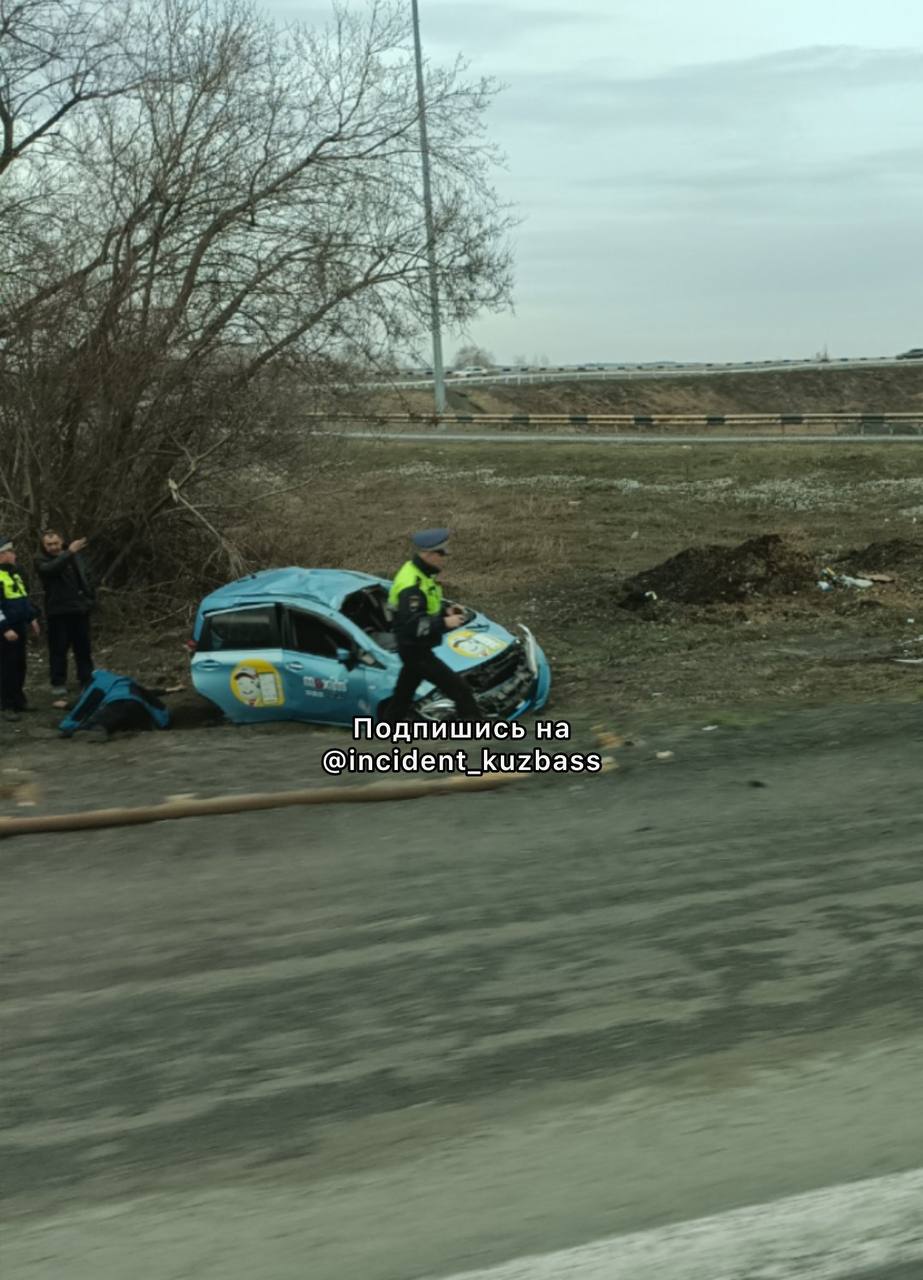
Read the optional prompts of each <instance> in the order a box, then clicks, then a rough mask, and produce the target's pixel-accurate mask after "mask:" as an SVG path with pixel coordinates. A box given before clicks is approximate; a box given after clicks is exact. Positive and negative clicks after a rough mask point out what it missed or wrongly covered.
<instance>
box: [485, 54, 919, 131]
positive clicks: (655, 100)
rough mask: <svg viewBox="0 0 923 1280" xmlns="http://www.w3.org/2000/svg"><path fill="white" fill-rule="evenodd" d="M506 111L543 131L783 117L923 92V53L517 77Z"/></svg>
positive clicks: (770, 58) (771, 58) (769, 57)
mask: <svg viewBox="0 0 923 1280" xmlns="http://www.w3.org/2000/svg"><path fill="white" fill-rule="evenodd" d="M513 83H514V88H513V89H512V90H511V91H510V92H509V94H507V95H506V96H505V98H504V99H501V102H500V103H499V104H498V108H497V109H498V110H499V111H501V112H504V113H505V114H506V115H507V117H508V118H510V119H512V118H514V117H515V118H519V119H526V120H532V121H534V122H536V123H541V124H543V125H548V124H561V125H564V124H573V123H576V122H579V123H580V125H581V128H583V129H591V128H592V129H595V130H597V131H598V130H600V129H607V128H609V127H610V125H611V119H612V115H613V113H616V112H618V113H622V114H623V115H624V116H625V117H626V118H630V119H631V121H632V124H633V125H635V126H636V127H654V128H656V127H660V126H662V125H663V124H665V123H673V122H677V123H679V124H681V125H682V124H686V125H688V124H691V123H701V122H703V121H709V120H711V121H713V122H715V123H720V124H724V123H727V120H728V117H727V112H728V109H729V103H733V105H734V109H735V110H737V111H748V110H749V111H752V110H760V111H762V110H765V109H766V107H767V106H768V107H770V108H772V107H775V106H778V107H779V109H780V110H783V109H785V107H786V106H787V105H788V104H789V103H791V102H797V101H804V100H805V99H806V98H809V97H820V96H822V95H825V94H830V93H836V92H857V91H860V90H864V89H875V88H881V87H886V88H889V89H894V88H896V87H897V86H900V85H920V84H923V50H916V49H910V50H900V49H858V48H852V47H848V46H846V47H843V46H816V47H811V48H803V49H790V50H786V51H783V52H779V53H772V54H766V55H764V56H762V57H758V58H746V59H740V60H736V61H727V62H715V63H704V64H700V65H696V66H678V67H674V68H671V69H670V70H668V71H664V72H661V73H658V74H656V75H650V76H634V77H626V76H601V75H599V74H598V72H596V71H594V70H593V69H592V68H587V69H586V70H585V71H584V72H582V73H581V72H580V71H579V70H578V69H577V68H572V69H568V70H567V71H566V72H565V71H562V72H557V73H544V74H540V75H532V76H529V75H522V74H517V76H516V77H515V80H514V82H513Z"/></svg>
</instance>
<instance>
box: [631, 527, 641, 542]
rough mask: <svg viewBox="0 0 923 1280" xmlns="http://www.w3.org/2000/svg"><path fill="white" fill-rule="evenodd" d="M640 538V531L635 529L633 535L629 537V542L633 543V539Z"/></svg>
mask: <svg viewBox="0 0 923 1280" xmlns="http://www.w3.org/2000/svg"><path fill="white" fill-rule="evenodd" d="M640 536H641V534H640V531H639V530H638V529H635V531H634V533H633V534H632V535H631V541H632V542H634V541H635V539H636V538H640Z"/></svg>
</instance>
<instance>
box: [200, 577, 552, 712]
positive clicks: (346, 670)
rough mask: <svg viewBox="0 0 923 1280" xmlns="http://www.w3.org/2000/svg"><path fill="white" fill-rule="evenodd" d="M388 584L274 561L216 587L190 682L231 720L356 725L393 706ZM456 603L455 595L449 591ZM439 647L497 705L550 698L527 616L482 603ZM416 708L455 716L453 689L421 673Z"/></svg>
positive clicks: (505, 708)
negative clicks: (487, 609)
mask: <svg viewBox="0 0 923 1280" xmlns="http://www.w3.org/2000/svg"><path fill="white" fill-rule="evenodd" d="M389 587H390V583H389V582H388V581H386V580H385V579H383V578H375V577H372V576H370V575H369V574H365V573H354V572H352V571H347V570H339V569H300V568H287V569H267V570H264V571H262V572H260V573H254V574H250V575H249V576H248V577H246V578H241V579H239V580H238V581H236V582H231V583H228V584H227V585H226V586H223V587H220V588H219V589H218V590H217V591H213V592H212V593H211V595H209V596H206V598H205V599H204V600H203V601H202V603H201V604H200V605H199V609H198V612H197V614H196V619H195V627H194V630H193V635H192V639H191V640H190V641H189V642H188V648H189V650H190V652H191V654H192V664H191V665H192V682H193V685H194V687H195V689H196V691H197V692H198V693H200V694H201V695H202V696H203V697H204V698H207V699H208V701H209V702H211V703H213V704H214V705H215V706H216V707H218V708H219V709H220V710H221V711H222V712H223V713H224V715H225V716H226V717H227V719H228V720H231V721H234V722H235V723H238V724H250V723H254V722H260V721H267V720H305V721H310V722H312V723H316V724H335V725H348V724H351V723H352V721H353V719H354V717H356V716H371V717H373V718H382V717H385V716H386V715H387V707H388V701H389V699H390V698H391V696H392V694H393V692H394V687H395V684H396V683H397V677H398V673H399V672H400V667H401V662H400V658H399V657H398V654H397V643H396V640H395V637H394V633H393V630H392V619H391V612H390V608H389V606H388V589H389ZM446 603H447V604H450V603H452V602H451V601H446ZM460 607H461V608H462V609H463V611H464V620H463V622H462V625H461V626H460V627H458V628H457V629H455V630H453V631H449V632H447V633H446V635H445V636H444V638H443V640H442V643H441V644H440V645H439V646H438V647H437V648H436V649H435V651H434V652H435V653H436V655H437V656H438V657H439V658H440V659H441V660H442V661H443V662H444V663H445V664H446V665H447V666H449V667H451V668H452V670H453V671H456V672H458V674H459V675H461V676H462V677H463V678H464V679H465V680H466V681H467V682H468V683H469V684H470V685H471V688H472V689H473V690H474V694H475V697H476V698H477V700H478V702H479V704H480V705H481V707H482V708H483V710H484V711H485V713H487V714H488V715H493V716H497V717H499V718H501V719H505V720H514V719H515V718H516V717H517V716H521V715H523V714H524V713H525V712H527V711H536V710H538V709H540V708H541V707H543V706H544V705H545V702H546V701H547V699H548V693H549V690H550V687H551V671H550V668H549V665H548V660H547V659H546V657H545V655H544V653H543V652H542V650H541V648H540V647H539V645H538V643H537V642H536V640H535V637H534V636H533V635H532V632H531V631H530V630H529V628H528V627H526V626H523V625H521V624H520V625H519V627H518V630H519V634H518V635H513V634H512V633H511V632H509V631H507V630H506V629H505V628H504V627H502V626H500V625H499V623H496V622H494V621H492V620H491V619H490V618H487V617H485V615H484V614H482V613H479V612H478V611H477V610H475V609H470V608H467V607H465V606H460ZM415 713H416V715H417V716H418V717H419V718H420V719H422V720H447V719H451V718H452V717H454V714H455V708H454V705H453V703H452V702H451V700H450V699H448V698H446V697H445V695H444V694H442V693H440V692H439V691H438V690H437V689H435V688H434V687H433V686H432V685H430V684H428V683H427V682H424V683H422V684H421V685H420V687H419V688H418V689H417V696H416V702H415Z"/></svg>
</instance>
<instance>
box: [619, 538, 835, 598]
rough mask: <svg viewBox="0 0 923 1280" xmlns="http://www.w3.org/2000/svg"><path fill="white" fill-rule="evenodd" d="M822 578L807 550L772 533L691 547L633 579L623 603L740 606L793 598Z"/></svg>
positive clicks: (627, 588)
mask: <svg viewBox="0 0 923 1280" xmlns="http://www.w3.org/2000/svg"><path fill="white" fill-rule="evenodd" d="M816 579H817V568H816V566H815V564H814V560H813V558H812V557H811V556H810V555H808V554H807V552H805V551H802V550H800V549H799V548H797V547H794V546H792V544H791V543H789V542H787V541H786V540H785V539H784V538H782V537H780V536H779V535H778V534H774V533H769V534H763V535H762V536H761V537H759V538H750V539H748V540H747V541H746V542H742V543H740V544H739V545H738V546H715V545H712V546H704V547H689V548H687V549H686V550H685V551H681V552H680V553H679V554H678V555H675V556H672V557H671V558H670V559H669V560H665V561H664V562H663V563H662V564H659V565H655V566H654V568H652V569H645V570H644V571H643V572H641V573H639V574H636V575H635V577H633V578H630V579H629V580H628V582H627V583H625V587H624V595H623V597H622V599H621V600H620V602H619V603H620V604H621V605H622V606H623V607H624V608H629V609H630V608H643V607H644V606H645V605H646V604H647V603H648V602H649V600H650V593H651V592H653V593H654V595H655V596H656V598H657V599H658V600H662V601H669V602H671V603H674V604H689V605H708V604H734V603H739V602H740V601H743V600H751V599H753V598H754V597H765V596H782V595H793V594H794V593H795V592H798V591H802V590H806V589H808V588H810V587H811V586H812V585H813V584H814V582H815V581H816Z"/></svg>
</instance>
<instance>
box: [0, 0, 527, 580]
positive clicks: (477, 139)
mask: <svg viewBox="0 0 923 1280" xmlns="http://www.w3.org/2000/svg"><path fill="white" fill-rule="evenodd" d="M3 2H4V0H0V5H2V4H3ZM124 8H125V6H123V10H124ZM65 9H66V11H67V16H68V20H69V21H70V22H71V23H72V24H74V25H73V27H72V30H74V31H79V32H81V33H82V35H81V38H82V39H83V41H84V44H83V46H80V45H79V41H78V42H76V43H75V44H74V45H66V44H62V43H61V37H60V35H59V33H57V29H56V28H53V26H52V25H51V16H52V14H53V12H56V11H59V10H65ZM405 9H406V6H405V5H403V4H402V3H398V2H397V0H371V2H370V3H369V4H368V5H367V6H366V8H365V10H364V11H363V12H362V13H361V14H356V13H354V12H350V11H348V10H345V9H336V10H335V11H334V13H333V17H332V19H331V22H330V24H329V25H328V26H327V27H326V28H324V29H321V30H307V29H302V28H291V29H287V30H280V29H278V28H276V27H275V26H273V25H272V24H271V23H269V22H268V21H267V20H266V19H264V18H263V17H261V16H260V15H259V14H258V13H257V12H256V10H255V9H254V8H252V7H251V6H250V5H249V4H248V3H246V2H245V0H161V2H160V3H159V4H158V5H156V6H150V7H148V6H139V7H138V8H136V9H135V10H134V11H133V14H132V21H131V22H130V23H125V22H117V21H115V19H114V16H113V11H112V8H111V6H108V5H106V4H103V3H89V2H88V0H67V3H66V4H65V5H56V4H51V3H43V0H24V2H23V3H22V4H20V5H15V4H7V5H6V7H5V8H0V14H2V15H3V21H4V22H5V24H6V25H5V26H0V53H2V56H3V59H4V61H3V64H2V65H3V66H4V67H6V64H7V48H8V47H10V48H13V49H14V50H21V49H23V48H25V47H26V46H27V45H28V43H29V29H30V28H29V27H28V23H29V22H32V23H35V22H37V21H38V20H39V18H42V20H43V21H45V22H46V27H45V28H43V31H44V32H45V34H44V36H43V40H44V44H40V47H41V48H43V49H46V52H44V53H42V54H41V56H39V55H38V54H36V65H35V66H33V67H31V69H30V68H29V67H28V66H26V65H25V64H24V63H23V64H22V66H21V69H20V71H19V72H18V73H17V75H18V79H17V80H16V81H15V83H16V84H18V85H19V86H20V87H19V88H18V89H16V90H15V91H12V90H11V89H10V87H9V86H10V85H11V84H13V83H14V81H13V79H11V78H10V77H9V76H8V75H7V76H6V77H5V83H6V86H7V87H6V89H5V90H3V93H5V97H2V99H0V100H2V101H4V102H5V103H7V104H12V109H11V107H10V106H9V105H7V107H6V108H5V110H6V114H7V115H11V116H12V117H13V120H14V127H13V128H12V132H11V133H10V134H9V135H8V136H9V137H11V138H12V143H11V146H12V154H13V158H14V159H18V160H22V159H24V157H25V156H26V154H27V150H28V147H32V148H36V147H37V146H38V142H39V139H44V140H46V144H47V145H44V144H43V151H44V154H43V155H42V156H41V159H40V161H37V162H36V164H34V165H33V166H31V168H30V167H29V166H26V165H25V164H23V165H22V166H20V165H19V164H15V163H13V164H10V165H8V167H7V169H6V171H5V172H3V171H2V170H0V173H2V183H0V185H2V187H3V189H4V191H7V190H9V192H10V198H11V199H12V200H13V201H14V202H15V201H16V200H18V201H19V202H20V216H18V218H17V219H16V227H15V233H11V234H10V235H8V236H3V237H0V270H2V279H3V282H4V283H3V289H2V294H0V432H2V436H3V441H4V445H5V446H6V456H7V457H9V458H10V459H11V460H12V461H11V465H9V466H6V467H5V468H4V471H3V473H2V477H0V506H2V504H3V503H4V501H5V504H6V505H7V506H8V507H9V509H10V512H11V514H12V515H13V516H15V517H17V518H18V522H19V523H20V525H21V526H22V527H23V528H27V529H35V528H36V527H37V526H38V525H39V524H40V523H41V522H42V521H44V520H46V519H47V518H48V517H49V516H51V515H54V517H55V519H56V520H61V521H63V522H65V523H67V524H68V525H69V526H70V527H76V526H78V525H79V526H80V527H81V528H82V529H85V530H88V531H90V532H92V533H93V535H94V537H95V541H96V545H97V548H98V550H101V551H102V552H103V553H104V558H105V565H104V568H105V571H106V572H107V574H108V575H109V577H110V578H112V579H116V578H117V575H118V572H119V570H120V569H121V568H122V567H123V566H124V564H125V562H126V559H127V557H128V555H129V554H131V556H132V557H133V559H134V560H135V563H136V564H137V561H138V557H139V556H143V555H145V554H146V555H147V556H148V557H149V558H150V560H151V562H152V564H154V563H155V562H156V559H157V555H158V552H157V548H158V547H162V545H163V539H164V533H165V530H166V529H167V528H168V527H169V526H170V524H171V523H172V524H174V525H178V526H180V527H183V528H192V527H194V528H197V529H199V530H208V529H211V531H212V533H216V530H215V521H214V520H213V519H212V518H211V517H209V516H208V515H207V513H206V508H207V507H208V506H209V505H210V504H211V505H212V506H213V505H214V503H215V500H216V499H215V494H216V492H217V491H218V488H219V486H220V484H221V481H222V478H223V477H228V476H239V475H240V474H241V471H242V470H245V471H247V470H248V471H249V473H250V474H251V475H252V476H253V478H254V484H257V483H258V480H259V478H260V477H263V478H266V477H268V476H269V474H270V473H271V471H272V469H273V468H274V467H278V464H279V462H280V460H281V459H282V458H284V456H285V452H286V449H287V448H288V447H289V442H290V441H291V440H292V439H293V437H294V435H296V434H298V433H301V432H302V431H303V428H302V427H301V424H300V423H299V421H298V409H299V406H304V405H305V404H306V400H307V396H308V391H309V389H310V388H313V389H314V394H315V397H316V398H315V401H314V403H323V396H324V394H325V393H324V392H322V390H321V388H323V387H329V386H330V384H332V383H336V382H344V381H347V380H348V370H349V366H350V364H351V362H353V361H355V360H357V359H359V358H362V359H363V360H366V361H368V360H376V359H379V358H380V357H381V356H382V354H383V353H384V352H386V351H388V350H393V349H395V348H396V347H399V346H403V345H406V343H407V342H409V341H412V340H413V339H414V338H415V337H417V336H418V335H419V334H420V332H421V330H423V329H424V328H425V324H426V319H427V311H426V297H427V292H426V255H425V246H426V234H425V229H424V226H423V219H422V213H421V209H420V200H419V191H418V180H419V165H418V155H417V107H416V98H415V93H414V82H413V66H412V58H411V53H410V50H409V48H408V32H407V18H406V13H405ZM80 23H83V25H82V26H81V25H80ZM46 47H47V48H46ZM65 47H67V48H70V49H71V51H72V52H71V57H72V62H70V63H68V62H66V59H65V60H64V61H62V58H63V52H62V51H63V49H64V48H65ZM78 49H79V57H77V53H76V52H75V50H78ZM48 50H54V51H55V52H48ZM73 59H75V60H73ZM75 68H76V69H75ZM110 72H111V77H112V78H111V79H110V78H109V73H110ZM30 76H31V77H32V80H31V81H30V80H29V78H30ZM27 82H30V83H33V84H34V85H35V86H37V87H36V88H35V89H34V90H33V96H32V97H31V98H30V97H29V95H28V93H27V91H26V89H25V88H23V87H22V86H23V85H25V84H26V83H27ZM40 86H44V87H43V88H41V90H40V88H39V87H40ZM494 91H495V90H494V86H493V85H492V84H491V83H489V82H485V81H481V82H475V83H469V82H468V81H467V80H466V79H465V70H464V67H463V66H462V65H461V64H457V65H456V66H454V67H451V68H449V69H433V70H431V71H430V72H429V78H428V90H427V97H428V113H429V129H430V143H431V147H432V151H433V160H434V167H435V193H436V199H437V245H438V252H439V259H440V275H441V287H442V292H443V298H444V306H445V309H446V314H447V318H448V320H449V321H450V322H455V323H457V324H462V325H463V324H464V323H466V322H467V321H469V320H470V319H471V318H473V317H474V316H475V315H476V314H477V313H478V312H479V311H481V310H483V309H485V308H497V307H501V306H503V305H505V304H506V301H507V299H508V295H509V288H510V272H509V257H508V249H507V246H506V239H505V233H506V230H507V228H508V227H509V225H510V222H509V216H508V213H507V211H506V210H505V209H504V208H503V207H502V206H501V205H500V204H499V202H498V200H497V197H496V195H495V193H494V191H493V189H492V186H491V183H490V166H491V163H492V161H493V159H494V155H493V151H492V148H491V147H490V146H489V144H488V143H487V141H486V139H485V137H484V132H483V117H484V112H485V108H486V107H487V105H488V104H489V102H490V100H491V97H492V95H493V93H494ZM4 118H5V117H4ZM17 120H18V121H19V122H20V124H19V125H16V123H15V122H16V121H17ZM30 122H32V123H30ZM37 130H38V132H37ZM33 135H35V136H34V137H33ZM5 136H7V135H5ZM30 138H31V139H32V140H31V141H30V142H27V140H28V139H30ZM17 139H18V140H19V141H17ZM7 225H8V226H9V225H10V223H9V222H7ZM2 230H3V214H2V210H0V231H2ZM216 536H217V533H216ZM220 542H221V540H220V538H219V539H218V545H219V546H220ZM220 549H221V550H222V552H226V550H227V548H226V547H220Z"/></svg>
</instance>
